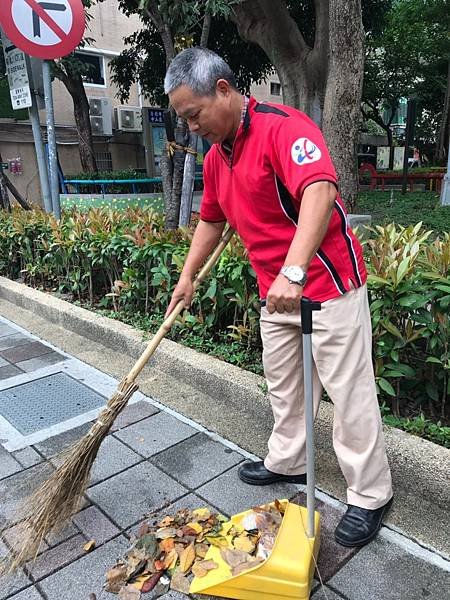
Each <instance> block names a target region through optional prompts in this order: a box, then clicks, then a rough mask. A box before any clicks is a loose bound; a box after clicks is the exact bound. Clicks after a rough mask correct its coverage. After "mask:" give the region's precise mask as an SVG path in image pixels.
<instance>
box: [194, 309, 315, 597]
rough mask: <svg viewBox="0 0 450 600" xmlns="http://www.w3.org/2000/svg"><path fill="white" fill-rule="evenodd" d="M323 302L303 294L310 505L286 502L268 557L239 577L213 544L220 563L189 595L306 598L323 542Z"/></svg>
mask: <svg viewBox="0 0 450 600" xmlns="http://www.w3.org/2000/svg"><path fill="white" fill-rule="evenodd" d="M313 310H320V303H318V302H311V301H310V300H308V299H307V298H302V303H301V316H302V332H303V374H304V389H305V418H306V455H307V496H306V498H307V504H306V509H305V508H304V507H302V506H298V505H296V504H291V503H290V502H288V501H287V500H283V501H282V502H283V504H284V505H285V513H284V516H283V520H282V522H281V525H280V529H279V531H278V535H277V538H276V540H275V544H274V547H273V549H272V552H271V554H270V556H269V557H268V558H267V559H266V560H265V561H264V562H263V563H262V564H260V565H258V566H256V567H253V569H249V570H248V571H245V572H244V573H241V574H240V575H236V576H234V577H233V576H232V575H231V569H230V567H229V566H228V565H227V563H226V562H225V561H224V560H223V559H222V557H221V555H220V549H219V548H217V547H216V546H211V547H210V548H209V550H208V553H207V555H206V557H205V558H206V559H212V560H214V561H215V562H216V563H217V564H218V565H219V567H218V568H217V569H213V570H211V571H208V573H207V575H205V576H204V577H201V578H199V577H195V578H194V579H193V581H192V583H191V587H190V593H192V594H194V593H195V594H209V595H212V596H223V597H225V598H236V599H241V600H264V599H266V600H285V599H286V598H295V599H296V600H308V598H309V596H310V592H311V584H312V578H313V575H314V567H315V564H316V562H317V556H318V554H319V546H320V519H319V514H318V513H317V512H316V511H315V510H314V488H315V482H314V429H313V428H314V410H313V401H312V345H311V333H312V311H313ZM249 512H251V511H246V512H243V513H239V514H237V515H234V516H233V517H231V520H232V521H233V522H234V523H236V524H237V525H240V524H241V522H242V520H243V518H244V517H245V516H246V515H247V514H248V513H249Z"/></svg>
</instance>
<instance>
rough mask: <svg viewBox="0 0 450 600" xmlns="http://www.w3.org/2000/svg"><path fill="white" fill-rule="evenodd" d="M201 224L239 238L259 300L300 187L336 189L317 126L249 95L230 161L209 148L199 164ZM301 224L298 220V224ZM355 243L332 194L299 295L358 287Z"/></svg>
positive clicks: (324, 295)
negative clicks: (216, 225) (225, 226)
mask: <svg viewBox="0 0 450 600" xmlns="http://www.w3.org/2000/svg"><path fill="white" fill-rule="evenodd" d="M203 177H204V192H203V198H202V203H201V208H200V217H201V219H202V220H203V221H212V222H218V221H228V223H229V224H230V225H231V227H233V228H234V229H235V230H236V231H237V232H238V234H239V236H240V237H241V239H242V241H243V243H244V245H245V247H246V248H247V251H248V255H249V259H250V262H251V264H252V267H253V268H254V270H255V272H256V275H257V278H258V285H259V291H260V296H261V298H262V299H264V298H265V297H266V295H267V291H268V289H269V288H270V286H271V284H272V282H273V280H274V279H275V278H276V276H277V275H278V273H279V271H280V268H281V267H282V266H283V264H284V261H285V258H286V255H287V253H288V250H289V247H290V245H291V242H292V239H293V237H294V235H295V231H296V227H297V221H298V214H299V208H300V203H301V201H302V196H303V192H304V190H305V188H306V187H307V186H308V185H311V184H312V183H314V182H317V181H331V182H332V183H333V184H335V185H336V186H337V178H336V172H335V169H334V167H333V164H332V162H331V159H330V156H329V154H328V150H327V147H326V145H325V142H324V139H323V136H322V133H321V131H320V129H319V128H318V127H317V126H316V125H315V124H314V123H313V122H312V121H311V120H310V119H309V118H308V117H307V116H306V115H305V114H303V113H301V112H300V111H298V110H296V109H294V108H291V107H289V106H284V105H276V104H267V103H263V104H260V103H258V102H257V101H256V100H255V99H254V98H250V102H249V105H248V109H247V114H246V116H245V118H244V120H243V122H242V123H241V125H240V127H239V129H238V131H237V134H236V138H235V140H234V144H233V149H232V152H231V156H228V155H227V153H226V152H225V151H224V150H223V148H222V147H221V146H220V144H214V145H213V146H212V148H211V149H210V151H209V152H208V154H207V155H206V157H205V163H204V166H203ZM299 226H300V227H301V223H300V224H299ZM366 278H367V274H366V269H365V266H364V261H363V256H362V249H361V245H360V243H359V242H358V240H357V239H356V237H355V235H354V234H353V232H352V230H351V229H350V227H349V226H348V222H347V213H346V210H345V207H344V204H343V202H342V200H341V198H340V196H339V195H338V196H337V198H336V202H335V205H334V210H333V213H332V216H331V219H330V223H329V226H328V230H327V232H326V234H325V237H324V239H323V241H322V244H321V246H320V248H319V250H318V251H317V253H316V255H315V256H314V258H313V259H312V261H311V264H310V266H309V269H308V281H307V283H306V286H305V290H304V293H305V296H308V297H310V298H312V299H314V300H318V301H320V302H324V301H326V300H330V299H332V298H335V297H337V296H339V295H341V294H345V292H346V291H349V290H350V289H351V284H353V285H354V286H355V287H359V286H361V285H363V284H364V283H365V281H366Z"/></svg>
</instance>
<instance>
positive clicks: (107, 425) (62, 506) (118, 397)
mask: <svg viewBox="0 0 450 600" xmlns="http://www.w3.org/2000/svg"><path fill="white" fill-rule="evenodd" d="M137 389H138V386H137V385H136V384H135V383H134V382H131V383H130V382H128V381H127V380H126V379H125V380H123V381H122V382H121V383H120V384H119V386H118V388H117V390H116V391H115V393H114V394H113V396H111V398H110V400H109V401H108V403H107V405H106V408H105V409H104V410H103V411H102V412H101V413H100V415H99V417H98V419H97V421H96V422H95V423H94V424H93V425H92V427H91V429H90V430H89V431H88V433H87V434H86V435H85V436H84V437H83V438H81V439H80V440H78V442H76V443H75V444H74V446H72V447H71V448H70V449H69V450H66V451H65V452H63V453H62V454H61V457H62V458H63V463H62V464H61V465H60V466H59V467H58V468H57V469H56V471H55V472H54V473H53V474H52V475H51V476H50V477H49V478H48V479H47V480H46V481H45V482H44V483H43V484H42V485H41V486H40V487H39V488H38V489H37V490H36V491H35V492H34V493H33V494H32V495H31V496H30V497H29V498H28V499H27V500H26V501H25V502H24V503H23V506H22V508H23V509H25V510H24V512H25V514H26V516H25V519H24V520H23V516H22V517H20V519H17V520H20V521H21V523H19V525H20V526H21V528H22V527H23V534H22V530H21V539H20V543H19V545H18V547H17V549H16V552H15V554H11V555H10V556H9V557H7V558H6V560H5V561H4V563H3V565H0V567H1V568H0V574H1V573H2V572H3V573H5V572H13V571H15V570H16V569H18V568H20V567H22V566H23V565H24V564H25V563H26V562H28V561H30V560H35V559H36V556H37V554H38V552H39V548H40V547H41V545H42V542H43V541H44V538H45V537H46V536H47V535H48V534H49V533H51V532H58V531H60V530H61V529H62V527H63V526H64V525H65V524H66V523H67V521H68V520H69V519H70V518H71V517H72V516H73V515H74V514H75V513H76V512H77V511H78V510H79V508H80V506H81V503H82V501H83V496H84V493H85V491H86V488H87V486H88V483H89V477H90V473H91V469H92V465H93V463H94V460H95V458H96V457H97V453H98V450H99V448H100V445H101V443H102V442H103V440H104V439H105V437H106V436H107V435H108V432H109V430H110V429H111V426H112V424H113V423H114V421H115V420H116V417H117V416H118V415H119V413H120V412H121V411H122V410H123V409H124V408H125V406H126V405H127V403H128V401H129V399H130V398H131V396H132V395H133V394H134V392H135V391H136V390H137ZM20 513H22V510H20Z"/></svg>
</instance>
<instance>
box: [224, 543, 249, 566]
mask: <svg viewBox="0 0 450 600" xmlns="http://www.w3.org/2000/svg"><path fill="white" fill-rule="evenodd" d="M220 555H221V556H222V558H223V560H224V561H225V562H226V563H227V565H229V566H230V567H231V568H233V567H237V565H240V564H242V563H245V562H247V561H248V559H249V558H251V557H250V555H249V554H248V553H247V552H243V551H242V550H232V549H231V548H221V549H220Z"/></svg>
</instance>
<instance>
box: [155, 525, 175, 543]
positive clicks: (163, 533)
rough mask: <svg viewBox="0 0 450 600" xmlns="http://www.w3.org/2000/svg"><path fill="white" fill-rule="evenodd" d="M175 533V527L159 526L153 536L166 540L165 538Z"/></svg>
mask: <svg viewBox="0 0 450 600" xmlns="http://www.w3.org/2000/svg"><path fill="white" fill-rule="evenodd" d="M176 535H177V530H176V529H175V527H161V528H160V529H158V530H157V531H156V533H155V537H156V539H158V540H166V539H167V538H173V537H175V536H176Z"/></svg>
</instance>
